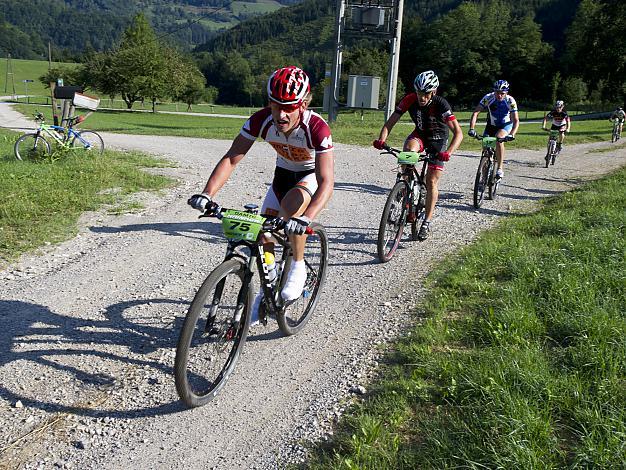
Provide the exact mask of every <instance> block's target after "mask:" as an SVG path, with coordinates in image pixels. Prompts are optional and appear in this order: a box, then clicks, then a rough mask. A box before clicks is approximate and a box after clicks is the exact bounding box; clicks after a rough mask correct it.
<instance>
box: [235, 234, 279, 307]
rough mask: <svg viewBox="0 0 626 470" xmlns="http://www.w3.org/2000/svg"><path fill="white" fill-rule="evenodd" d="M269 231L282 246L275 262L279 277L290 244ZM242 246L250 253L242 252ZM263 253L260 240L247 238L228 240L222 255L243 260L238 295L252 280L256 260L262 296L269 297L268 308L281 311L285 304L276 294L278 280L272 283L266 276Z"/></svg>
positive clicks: (239, 300) (240, 300) (241, 301)
mask: <svg viewBox="0 0 626 470" xmlns="http://www.w3.org/2000/svg"><path fill="white" fill-rule="evenodd" d="M271 233H272V236H273V238H274V239H275V240H276V242H277V244H279V245H281V246H282V247H283V250H282V256H281V258H280V261H277V263H276V269H277V270H278V273H279V275H278V276H277V279H280V275H281V274H282V273H283V272H284V268H285V264H286V263H287V258H288V257H289V256H290V255H291V245H290V243H289V241H288V240H287V239H286V238H285V237H283V236H282V235H281V234H279V233H275V232H273V231H272V232H271ZM242 247H243V248H247V249H248V250H249V251H250V253H249V254H245V253H242V252H241V249H240V248H242ZM263 255H264V250H263V244H262V242H261V241H260V240H256V241H253V242H251V241H247V240H228V246H227V247H226V255H225V256H224V261H227V260H229V259H232V258H240V259H241V260H243V261H244V262H245V264H246V266H247V269H246V274H245V277H244V282H243V283H242V288H241V291H240V293H239V295H240V296H242V295H245V292H246V290H247V286H248V285H249V284H250V282H252V276H254V264H255V260H256V267H257V271H258V272H259V279H260V280H261V286H262V289H263V294H264V297H265V299H271V300H270V308H271V310H272V312H280V311H282V309H284V308H285V304H284V302H283V300H282V297H281V296H280V295H278V292H279V289H276V286H277V285H278V281H277V282H275V283H274V284H273V283H272V282H270V280H269V278H268V272H267V270H266V269H265V263H264V261H263V258H264V256H263ZM238 304H240V305H243V299H242V298H240V299H238Z"/></svg>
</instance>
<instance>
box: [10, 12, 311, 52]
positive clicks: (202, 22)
mask: <svg viewBox="0 0 626 470" xmlns="http://www.w3.org/2000/svg"><path fill="white" fill-rule="evenodd" d="M299 1H300V0H264V1H259V0H238V1H233V0H141V1H127V0H2V2H1V3H2V8H0V56H6V55H7V54H11V56H12V57H15V58H18V59H45V58H47V53H48V43H51V45H52V48H53V60H59V61H67V60H79V59H81V58H82V56H83V55H84V52H85V51H106V50H109V49H111V48H113V47H114V46H115V45H116V44H117V43H118V42H119V40H120V38H121V36H122V33H123V31H124V30H125V29H126V28H127V27H128V26H129V25H130V23H131V20H132V18H133V17H134V16H135V15H136V14H137V13H139V12H141V13H143V14H144V15H146V17H147V18H149V20H150V22H151V24H152V26H153V27H154V28H155V30H156V32H157V33H158V34H160V35H167V36H168V39H169V40H170V41H171V42H173V43H175V45H176V46H177V47H178V48H180V49H183V50H189V49H191V48H192V47H194V46H196V45H199V44H203V43H205V42H206V41H208V40H209V39H210V38H211V37H213V36H215V35H216V34H217V33H218V32H219V31H221V30H225V29H228V28H230V27H232V26H234V25H236V24H238V23H239V22H241V21H244V20H247V19H250V18H253V17H255V16H257V15H261V14H266V13H267V12H268V11H274V10H276V9H278V8H280V7H281V6H288V5H293V4H295V3H298V2H299Z"/></svg>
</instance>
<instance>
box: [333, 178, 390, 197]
mask: <svg viewBox="0 0 626 470" xmlns="http://www.w3.org/2000/svg"><path fill="white" fill-rule="evenodd" d="M334 189H335V191H352V192H357V193H365V194H377V195H379V196H381V195H384V194H387V193H388V192H389V191H390V190H391V187H389V188H382V187H380V186H375V185H373V184H359V183H341V182H337V181H335V188H334Z"/></svg>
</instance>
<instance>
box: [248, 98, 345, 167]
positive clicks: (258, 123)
mask: <svg viewBox="0 0 626 470" xmlns="http://www.w3.org/2000/svg"><path fill="white" fill-rule="evenodd" d="M240 133H241V135H242V136H244V137H245V138H247V139H250V140H256V139H257V138H258V137H260V138H261V139H263V140H265V141H266V142H267V143H268V144H270V145H271V146H272V147H274V150H276V154H277V155H276V166H277V167H279V168H284V169H286V170H289V171H294V172H296V171H304V170H314V169H315V156H316V155H322V154H324V153H327V152H330V151H332V150H333V140H332V137H331V134H330V127H328V124H327V123H326V121H324V118H322V116H320V115H319V114H317V113H315V112H313V111H311V110H309V109H307V110H306V111H304V112H303V113H302V116H301V117H300V123H299V124H298V126H297V127H296V128H295V129H293V130H292V131H291V133H290V134H289V136H286V135H285V134H283V133H282V132H280V131H279V130H278V129H276V126H274V120H273V119H272V111H271V110H270V108H269V107H267V108H263V109H261V110H259V111H257V112H256V113H254V114H253V115H252V116H250V118H249V119H248V120H247V121H246V123H245V124H244V125H243V127H242V128H241V132H240Z"/></svg>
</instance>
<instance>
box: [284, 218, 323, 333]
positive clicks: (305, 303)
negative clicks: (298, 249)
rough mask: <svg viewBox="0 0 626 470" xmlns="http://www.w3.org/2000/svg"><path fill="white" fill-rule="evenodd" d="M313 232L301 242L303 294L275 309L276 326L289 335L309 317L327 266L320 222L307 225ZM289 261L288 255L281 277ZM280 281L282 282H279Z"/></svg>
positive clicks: (300, 327) (286, 271)
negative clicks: (303, 278) (277, 309)
mask: <svg viewBox="0 0 626 470" xmlns="http://www.w3.org/2000/svg"><path fill="white" fill-rule="evenodd" d="M310 227H311V230H313V233H312V234H310V235H307V237H306V245H305V246H304V263H305V265H306V284H305V285H304V290H303V291H302V295H301V296H300V297H298V298H297V299H296V300H295V301H294V302H292V303H290V304H289V305H288V306H287V307H285V309H284V310H283V311H282V312H277V314H276V320H277V321H278V327H279V328H280V331H282V332H283V333H284V334H286V335H288V336H290V335H294V334H296V333H297V332H298V331H300V330H301V329H302V328H304V325H306V324H307V322H308V321H309V319H310V318H311V314H312V313H313V310H315V306H316V305H317V300H318V299H319V295H320V292H321V290H322V287H323V286H324V281H325V280H326V270H327V268H328V236H327V235H326V230H324V227H322V226H321V225H320V224H317V223H315V222H314V223H312V224H311V225H310ZM290 265H291V258H290V259H289V260H288V262H287V263H286V266H285V271H284V274H283V279H286V275H287V273H288V271H289V266H290ZM279 285H281V286H282V285H283V282H281V283H280V284H279Z"/></svg>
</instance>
